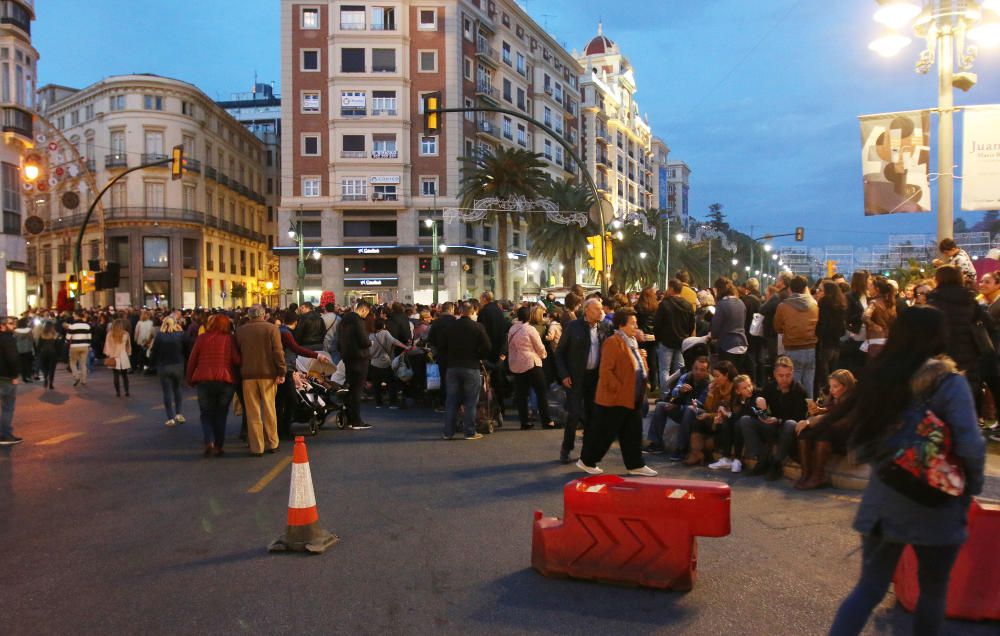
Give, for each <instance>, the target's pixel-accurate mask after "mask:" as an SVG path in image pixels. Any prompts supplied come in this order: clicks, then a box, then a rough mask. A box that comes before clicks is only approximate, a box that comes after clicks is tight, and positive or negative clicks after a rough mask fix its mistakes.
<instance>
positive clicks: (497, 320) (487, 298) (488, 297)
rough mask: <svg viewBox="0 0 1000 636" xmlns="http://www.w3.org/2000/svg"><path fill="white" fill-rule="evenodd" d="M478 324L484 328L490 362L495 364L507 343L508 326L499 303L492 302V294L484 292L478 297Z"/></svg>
mask: <svg viewBox="0 0 1000 636" xmlns="http://www.w3.org/2000/svg"><path fill="white" fill-rule="evenodd" d="M478 322H479V324H481V325H482V326H483V327H485V328H486V335H487V336H489V338H490V358H489V360H490V362H492V363H494V364H495V363H496V362H497V361H498V360H499V359H500V353H501V351H502V350H503V346H504V344H506V341H507V329H509V327H510V325H509V324H508V323H507V319H506V318H504V315H503V310H502V309H500V305H499V303H497V302H496V301H494V300H493V294H492V293H490V292H488V291H485V292H483V293H482V295H481V296H480V297H479V318H478Z"/></svg>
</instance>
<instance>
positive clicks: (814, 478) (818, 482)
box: [799, 442, 833, 490]
mask: <svg viewBox="0 0 1000 636" xmlns="http://www.w3.org/2000/svg"><path fill="white" fill-rule="evenodd" d="M815 452H816V454H815V456H814V457H813V466H812V472H811V473H810V475H809V479H807V480H806V481H805V482H804V483H803V484H802V485H801V486H799V490H815V489H817V488H829V487H830V486H831V485H832V484H831V483H830V480H829V479H828V478H827V476H826V463H827V462H828V461H830V455H831V454H832V453H833V445H832V444H831V443H830V442H816V451H815Z"/></svg>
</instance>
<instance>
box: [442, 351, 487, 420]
mask: <svg viewBox="0 0 1000 636" xmlns="http://www.w3.org/2000/svg"><path fill="white" fill-rule="evenodd" d="M445 382H446V383H447V385H448V398H447V400H446V401H445V406H444V410H445V413H444V434H445V435H446V436H447V437H451V436H452V435H454V434H455V431H456V429H457V424H458V421H457V420H458V407H459V405H462V406H463V407H465V416H464V422H463V423H464V428H465V436H466V437H472V436H473V435H475V434H476V404H478V403H479V389H480V388H481V379H480V377H479V369H462V368H455V367H449V368H448V377H447V378H445Z"/></svg>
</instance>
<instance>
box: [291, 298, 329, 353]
mask: <svg viewBox="0 0 1000 636" xmlns="http://www.w3.org/2000/svg"><path fill="white" fill-rule="evenodd" d="M292 335H293V336H295V342H296V343H297V344H298V345H299V346H300V347H303V348H305V349H310V350H312V351H322V350H323V337H324V336H325V335H326V323H325V322H323V316H322V314H320V312H319V311H317V310H315V309H313V306H312V303H302V305H300V306H299V322H298V324H297V325H296V326H295V331H294V333H293V334H292Z"/></svg>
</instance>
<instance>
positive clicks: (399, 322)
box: [385, 312, 413, 344]
mask: <svg viewBox="0 0 1000 636" xmlns="http://www.w3.org/2000/svg"><path fill="white" fill-rule="evenodd" d="M385 328H386V329H388V330H389V333H390V334H392V337H393V338H395V339H396V340H399V341H400V342H402V343H403V344H410V343H411V342H412V341H413V330H412V328H411V326H410V319H409V318H407V317H406V314H404V313H402V312H393V313H391V314H389V319H388V320H387V321H386V323H385Z"/></svg>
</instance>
